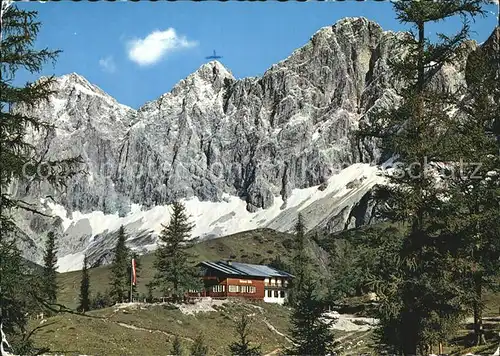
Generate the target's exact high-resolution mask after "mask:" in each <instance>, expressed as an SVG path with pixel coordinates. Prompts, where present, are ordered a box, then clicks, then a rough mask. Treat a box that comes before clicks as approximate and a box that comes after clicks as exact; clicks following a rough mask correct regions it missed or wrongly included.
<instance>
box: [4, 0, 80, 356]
mask: <svg viewBox="0 0 500 356" xmlns="http://www.w3.org/2000/svg"><path fill="white" fill-rule="evenodd" d="M0 9H1V15H0V17H1V23H2V26H1V28H0V72H1V76H0V162H1V168H2V169H0V191H1V194H0V230H1V232H2V234H1V235H2V237H1V239H0V275H1V278H2V283H1V285H0V300H1V301H2V303H1V305H0V308H1V310H0V325H1V326H2V328H3V330H4V331H5V332H6V336H7V338H8V339H9V340H10V344H11V346H12V348H13V350H14V351H15V352H18V353H21V354H29V353H31V351H30V350H29V347H30V346H29V345H27V341H26V340H24V339H23V338H24V336H23V335H26V334H25V331H26V328H27V324H26V323H27V319H26V317H25V315H26V314H27V313H29V312H32V311H33V310H34V309H33V307H36V308H38V307H39V305H40V303H41V302H43V298H42V296H43V291H42V290H40V288H38V283H35V282H36V281H35V278H34V275H35V273H34V272H33V271H31V270H29V269H28V268H27V267H26V265H24V264H23V263H21V260H20V252H19V250H18V249H17V247H16V245H17V241H16V236H18V235H17V233H18V231H19V229H18V227H17V226H16V224H15V223H14V221H13V219H12V216H11V212H12V211H13V210H14V209H22V210H25V211H30V212H32V213H34V214H41V215H44V213H43V212H41V211H38V210H37V209H36V207H35V206H33V205H30V204H28V203H26V202H24V201H23V200H21V199H18V198H17V197H13V196H12V195H11V194H12V192H11V190H9V186H10V185H11V184H12V183H13V182H16V181H21V182H24V179H25V174H28V175H30V176H31V178H30V179H31V182H32V183H33V182H37V181H40V180H42V179H46V181H48V183H50V184H52V185H53V186H54V187H60V186H61V185H63V184H64V181H65V180H66V179H67V177H69V176H71V175H72V174H74V173H75V172H76V168H77V165H78V163H79V162H80V160H79V158H75V159H70V160H63V161H58V160H47V159H45V158H44V157H43V156H41V155H40V154H39V152H37V151H36V149H35V147H34V146H33V145H31V144H30V143H29V142H27V141H26V137H27V136H26V133H27V132H29V131H30V130H34V131H39V132H42V133H43V132H47V131H50V130H52V129H53V125H51V124H50V123H48V122H45V121H43V120H42V119H41V118H39V117H36V116H34V115H33V114H30V113H31V112H32V111H31V110H30V109H32V108H34V107H35V106H36V105H37V104H39V103H40V102H41V101H43V100H46V99H47V98H48V97H49V95H50V94H51V93H53V90H52V85H51V84H52V83H53V78H45V79H43V80H39V81H37V82H35V83H28V84H26V85H25V86H20V87H19V86H16V85H15V83H16V82H17V81H16V80H15V79H16V74H17V72H18V70H19V69H22V70H26V71H28V72H30V73H39V72H40V71H41V70H42V67H43V65H44V64H45V63H47V62H54V61H55V59H56V57H57V55H58V53H59V52H58V51H50V50H48V49H43V50H35V49H34V48H33V47H34V44H35V42H36V37H37V34H38V31H39V29H40V26H41V24H40V23H39V22H37V20H36V16H37V13H36V12H35V11H25V10H21V9H19V8H17V6H15V5H11V6H9V2H7V1H2V2H1V5H0ZM20 109H22V110H20ZM42 165H43V166H42ZM41 167H44V169H40V171H41V172H42V173H43V174H42V175H38V174H33V173H35V172H37V170H38V169H39V168H41ZM47 167H49V168H47ZM24 168H27V169H26V170H25V169H24ZM41 176H44V177H41ZM28 188H29V187H28ZM36 275H37V276H39V274H38V273H36ZM11 283H12V284H11ZM35 287H36V288H35ZM45 303H46V302H45ZM16 340H21V341H22V343H23V346H22V352H21V351H19V350H20V348H21V346H19V345H20V344H19V343H17V342H16ZM21 341H20V342H21Z"/></svg>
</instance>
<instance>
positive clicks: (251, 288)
mask: <svg viewBox="0 0 500 356" xmlns="http://www.w3.org/2000/svg"><path fill="white" fill-rule="evenodd" d="M248 293H257V288H255V287H254V286H249V287H248Z"/></svg>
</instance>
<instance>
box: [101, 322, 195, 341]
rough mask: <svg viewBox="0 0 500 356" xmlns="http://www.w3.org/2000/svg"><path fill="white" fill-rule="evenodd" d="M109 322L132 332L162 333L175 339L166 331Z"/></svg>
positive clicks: (184, 338)
mask: <svg viewBox="0 0 500 356" xmlns="http://www.w3.org/2000/svg"><path fill="white" fill-rule="evenodd" d="M105 320H106V321H107V322H110V323H114V324H116V325H120V326H121V327H124V328H127V329H132V330H139V331H145V332H149V333H160V334H163V335H166V336H168V337H170V338H174V337H175V335H174V334H171V333H168V332H166V331H163V330H158V329H147V328H141V327H139V326H135V325H133V324H127V323H122V322H118V321H112V320H109V319H105ZM179 338H180V339H183V340H187V341H190V342H194V340H193V339H191V338H189V337H184V336H180V335H179Z"/></svg>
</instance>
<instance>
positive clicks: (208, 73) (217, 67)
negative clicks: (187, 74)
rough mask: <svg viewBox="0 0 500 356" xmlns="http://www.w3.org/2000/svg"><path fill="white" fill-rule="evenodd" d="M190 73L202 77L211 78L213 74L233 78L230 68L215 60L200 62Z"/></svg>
mask: <svg viewBox="0 0 500 356" xmlns="http://www.w3.org/2000/svg"><path fill="white" fill-rule="evenodd" d="M192 75H197V76H200V77H202V78H203V79H205V80H206V79H213V77H214V76H219V77H222V78H228V79H235V78H234V76H233V74H232V73H231V71H230V70H228V69H227V68H226V67H224V65H223V64H222V63H221V62H219V61H216V60H213V61H210V62H208V63H204V64H202V65H201V66H200V67H199V68H198V69H197V70H196V71H195V72H194V73H193V74H192Z"/></svg>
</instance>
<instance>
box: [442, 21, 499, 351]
mask: <svg viewBox="0 0 500 356" xmlns="http://www.w3.org/2000/svg"><path fill="white" fill-rule="evenodd" d="M499 42H500V28H497V29H496V30H495V31H494V32H493V34H492V35H491V36H490V38H489V39H488V40H487V41H486V42H485V43H484V44H483V45H482V46H481V47H479V48H477V49H476V50H475V51H474V52H472V53H471V54H470V55H469V56H468V58H467V66H466V72H465V78H466V82H467V87H466V90H465V93H464V99H463V100H461V101H460V103H459V105H458V107H459V109H458V110H457V119H456V120H455V126H454V130H455V131H454V132H455V133H456V134H457V140H456V141H457V145H456V149H457V153H456V158H455V159H454V161H456V162H457V163H456V164H455V165H454V166H453V167H451V168H452V169H453V174H452V175H451V178H450V179H449V188H450V191H451V193H450V199H449V200H448V201H447V203H448V204H447V209H448V210H449V211H452V212H453V214H448V216H447V218H448V226H449V227H450V228H449V235H450V236H452V237H453V240H452V241H455V249H456V250H455V251H456V253H458V254H459V256H461V257H462V259H463V260H464V261H466V262H468V264H467V265H466V267H467V268H468V272H467V273H464V274H465V275H466V276H468V278H466V285H465V286H464V288H467V289H469V290H471V291H473V295H472V296H471V301H472V309H473V312H474V332H475V337H476V344H481V343H484V342H485V341H486V340H485V335H484V330H483V326H482V309H483V300H482V299H483V298H482V295H483V292H484V290H485V289H490V290H492V289H495V287H497V286H498V276H499V275H500V208H499V206H500V200H499V197H500V140H499V139H498V133H496V132H495V127H494V125H495V120H498V113H499V112H500V84H499V81H500V67H499V65H498V63H499V61H500V55H499V53H498V47H499Z"/></svg>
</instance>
